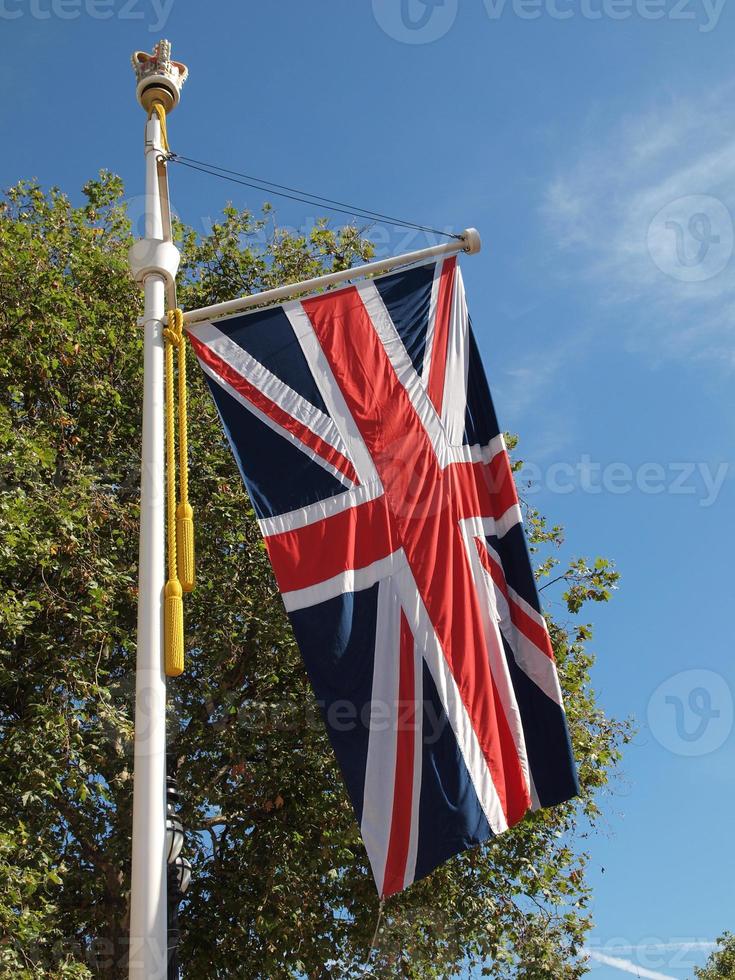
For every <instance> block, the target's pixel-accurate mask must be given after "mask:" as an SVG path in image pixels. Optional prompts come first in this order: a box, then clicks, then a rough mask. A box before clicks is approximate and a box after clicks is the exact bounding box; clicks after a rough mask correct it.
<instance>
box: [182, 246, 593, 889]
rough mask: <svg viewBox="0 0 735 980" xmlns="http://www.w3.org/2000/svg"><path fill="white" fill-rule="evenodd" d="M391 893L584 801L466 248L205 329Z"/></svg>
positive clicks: (357, 805) (200, 353)
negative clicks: (469, 301)
mask: <svg viewBox="0 0 735 980" xmlns="http://www.w3.org/2000/svg"><path fill="white" fill-rule="evenodd" d="M189 337H190V339H191V343H192V344H193V346H194V349H195V351H196V354H197V357H198V359H199V362H200V364H201V367H202V369H203V371H204V373H205V375H206V377H207V381H208V383H209V386H210V389H211V392H212V395H213V397H214V401H215V403H216V405H217V408H218V410H219V414H220V417H221V419H222V423H223V426H224V428H225V430H226V433H227V436H228V438H229V441H230V444H231V446H232V450H233V452H234V454H235V457H236V459H237V462H238V464H239V467H240V471H241V473H242V477H243V480H244V481H245V484H246V487H247V489H248V493H249V495H250V498H251V500H252V504H253V507H254V509H255V511H256V514H257V516H258V519H259V523H260V528H261V531H262V533H263V536H264V538H265V544H266V547H267V550H268V554H269V556H270V560H271V563H272V565H273V569H274V572H275V575H276V579H277V581H278V585H279V588H280V591H281V594H282V597H283V601H284V603H285V606H286V610H287V612H288V615H289V617H290V620H291V623H292V626H293V630H294V633H295V636H296V640H297V642H298V644H299V647H300V649H301V652H302V655H303V658H304V662H305V664H306V669H307V671H308V674H309V676H310V679H311V682H312V684H313V687H314V691H315V693H316V697H317V700H318V702H319V704H320V706H321V709H322V712H323V715H324V718H325V722H326V725H327V729H328V733H329V737H330V740H331V743H332V745H333V747H334V751H335V754H336V757H337V760H338V762H339V764H340V767H341V769H342V773H343V775H344V779H345V782H346V784H347V789H348V791H349V794H350V797H351V800H352V804H353V806H354V810H355V814H356V817H357V820H358V822H359V824H360V829H361V833H362V837H363V840H364V843H365V847H366V850H367V854H368V858H369V860H370V865H371V867H372V871H373V875H374V877H375V881H376V884H377V888H378V892H379V893H380V894H381V895H383V896H387V895H391V894H393V893H395V892H398V891H400V890H401V889H403V888H405V887H406V886H408V885H409V884H411V882H413V881H415V880H418V879H419V878H422V877H424V876H425V875H427V874H429V872H431V871H432V870H433V869H434V868H436V867H437V866H438V865H439V864H441V863H442V862H444V861H445V860H447V859H448V858H450V857H451V856H452V855H455V854H457V853H459V852H460V851H463V850H465V849H466V848H468V847H471V846H473V845H475V844H477V843H479V842H481V841H483V840H486V839H487V838H489V837H491V836H493V835H496V834H500V833H501V832H503V831H505V830H506V829H508V828H509V827H511V826H513V825H514V824H516V823H518V821H520V820H521V819H522V818H523V816H524V814H525V813H526V812H527V811H528V810H529V809H535V808H537V807H539V806H548V805H552V804H556V803H560V802H562V801H564V800H567V799H569V798H571V797H572V796H574V795H575V794H576V793H577V792H578V783H577V776H576V771H575V767H574V761H573V758H572V753H571V748H570V742H569V736H568V732H567V726H566V720H565V715H564V709H563V705H562V697H561V692H560V689H559V681H558V678H557V671H556V666H555V663H554V656H553V652H552V647H551V641H550V638H549V633H548V630H547V626H546V623H545V621H544V618H543V616H542V615H541V610H540V605H539V600H538V595H537V591H536V586H535V582H534V577H533V572H532V569H531V564H530V561H529V556H528V550H527V546H526V541H525V537H524V532H523V528H522V525H521V510H520V507H519V503H518V497H517V494H516V489H515V485H514V482H513V475H512V472H511V468H510V463H509V460H508V455H507V452H506V447H505V444H504V440H503V436H502V434H501V432H500V429H499V427H498V423H497V420H496V417H495V411H494V408H493V403H492V400H491V397H490V391H489V389H488V385H487V381H486V378H485V374H484V371H483V367H482V363H481V361H480V357H479V354H478V350H477V345H476V342H475V339H474V336H473V333H472V329H471V325H470V319H469V315H468V312H467V305H466V300H465V293H464V287H463V283H462V276H461V272H460V269H459V267H458V265H457V261H456V256H452V257H449V258H441V259H439V260H438V261H432V262H430V263H424V264H421V265H418V266H414V267H411V268H408V269H403V270H401V271H399V272H395V273H392V274H389V275H385V276H382V277H379V278H375V279H366V280H363V281H361V282H359V284H357V285H349V286H346V287H344V288H340V289H335V290H334V291H332V292H327V293H323V294H321V295H318V296H313V297H310V298H307V299H302V300H295V301H292V302H288V303H284V304H283V305H279V306H273V307H270V308H267V309H263V310H256V311H254V312H250V313H247V314H244V315H237V316H234V317H228V318H225V319H220V320H217V321H216V322H206V323H201V324H198V325H195V326H193V327H191V328H190V330H189Z"/></svg>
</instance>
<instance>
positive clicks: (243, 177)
mask: <svg viewBox="0 0 735 980" xmlns="http://www.w3.org/2000/svg"><path fill="white" fill-rule="evenodd" d="M169 160H170V161H171V162H172V163H179V164H181V166H182V167H188V168H189V169H190V170H198V171H199V172H200V173H203V174H208V175H209V176H210V177H219V178H220V180H227V181H229V182H230V183H232V184H242V185H243V186H245V187H252V188H253V189H255V190H258V191H264V192H265V193H266V194H275V195H276V197H284V198H287V199H288V200H289V201H299V202H301V203H302V204H313V205H316V206H319V207H324V208H326V210H327V211H337V212H339V213H340V214H347V215H350V216H351V217H356V218H364V219H366V220H368V221H384V222H385V223H386V224H389V225H395V226H397V227H399V228H412V229H413V230H414V231H423V232H428V233H429V234H432V235H441V236H443V237H444V238H456V239H460V238H461V237H462V236H461V235H455V234H452V233H450V232H448V231H440V230H439V229H438V228H432V227H430V226H428V225H420V224H417V223H416V222H414V221H402V220H401V219H400V218H395V217H392V216H391V215H388V214H383V213H382V212H381V211H371V210H369V209H368V208H360V207H357V206H353V205H351V204H347V203H346V202H345V201H336V200H334V199H333V198H331V197H322V196H321V195H319V194H312V193H310V192H309V191H302V190H299V189H298V188H296V187H289V186H288V185H287V184H277V183H275V182H274V181H271V180H264V179H263V178H261V177H252V176H250V175H249V174H243V173H239V172H238V171H237V170H228V169H227V168H226V167H219V166H217V165H216V164H213V163H204V162H203V161H202V160H195V159H193V158H192V157H186V156H182V155H181V154H179V153H170V154H169Z"/></svg>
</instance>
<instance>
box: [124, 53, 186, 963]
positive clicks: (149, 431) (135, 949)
mask: <svg viewBox="0 0 735 980" xmlns="http://www.w3.org/2000/svg"><path fill="white" fill-rule="evenodd" d="M133 67H134V68H135V70H136V74H137V76H138V89H137V96H138V101H139V102H140V103H141V105H142V106H143V107H144V108H145V109H146V110H147V111H148V112H150V110H151V106H152V104H153V102H160V103H161V104H162V105H164V107H165V108H166V109H167V110H170V109H172V108H173V107H174V105H175V104H176V103H177V102H178V99H179V89H180V87H181V84H182V83H183V80H184V77H185V75H186V71H185V69H184V70H183V72H182V71H179V69H178V68H175V66H174V65H173V64H172V62H171V61H170V45H169V44H168V42H167V41H161V42H160V43H159V45H158V46H157V48H156V50H155V52H154V55H153V56H151V55H146V54H145V53H143V52H136V54H135V55H134V56H133ZM181 68H183V66H181ZM163 157H164V147H163V145H162V133H161V124H160V121H159V119H158V117H157V115H156V114H155V113H154V114H153V115H152V116H151V117H150V118H149V119H148V121H147V123H146V127H145V168H146V188H145V190H146V193H145V238H143V239H141V240H140V241H138V242H136V243H135V244H134V245H133V247H132V249H131V250H130V256H129V261H130V268H131V271H132V273H133V275H134V277H135V279H136V281H137V282H138V283H140V284H141V286H142V288H143V293H144V315H143V318H142V320H141V321H140V325H141V326H142V327H143V446H142V458H141V484H140V551H139V567H138V647H137V658H136V671H135V750H134V753H135V759H134V762H135V770H134V784H133V837H132V881H131V893H130V945H129V965H128V969H129V976H130V978H131V980H164V978H165V977H166V973H167V945H168V938H167V908H166V897H167V896H166V857H167V854H166V679H165V676H164V669H163V588H164V584H165V582H164V580H165V512H164V502H165V492H164V491H165V488H164V476H165V474H164V390H163V360H164V358H163V336H162V331H163V326H164V324H163V318H164V316H165V313H166V297H167V292H169V291H170V290H172V287H173V284H174V277H175V275H176V271H177V269H178V263H179V253H178V250H177V249H176V248H175V246H174V245H173V243H172V242H171V241H170V228H169V227H168V224H169V222H168V204H167V201H166V200H162V197H161V187H162V183H163V182H164V181H165V163H163V162H162V161H163ZM167 239H168V240H167Z"/></svg>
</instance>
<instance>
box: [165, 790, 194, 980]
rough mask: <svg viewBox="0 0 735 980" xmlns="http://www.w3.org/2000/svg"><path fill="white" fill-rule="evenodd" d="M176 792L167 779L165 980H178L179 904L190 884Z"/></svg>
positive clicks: (188, 866) (188, 864)
mask: <svg viewBox="0 0 735 980" xmlns="http://www.w3.org/2000/svg"><path fill="white" fill-rule="evenodd" d="M178 803H179V790H178V787H177V785H176V780H175V779H174V777H173V776H167V777H166V860H167V861H168V869H167V870H168V890H167V891H168V971H167V976H168V980H179V977H180V975H181V974H180V971H179V942H180V939H181V930H180V929H179V903H180V901H181V899H182V897H183V895H184V894H185V893H186V890H187V888H188V887H189V884H190V882H191V862H190V861H189V860H188V859H187V858H185V857H182V856H181V848H182V846H183V844H184V825H183V824H182V822H181V818H180V817H179V815H178V813H177V812H176V807H177V805H178Z"/></svg>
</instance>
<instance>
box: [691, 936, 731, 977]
mask: <svg viewBox="0 0 735 980" xmlns="http://www.w3.org/2000/svg"><path fill="white" fill-rule="evenodd" d="M694 975H695V976H696V978H697V980H735V935H733V934H732V933H731V932H724V933H723V934H722V935H721V936H720V937H719V939H718V940H717V949H716V950H715V951H714V952H713V953H711V954H710V956H709V959H708V960H707V963H706V964H705V966H703V967H696V966H695V968H694Z"/></svg>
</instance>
